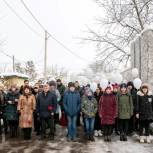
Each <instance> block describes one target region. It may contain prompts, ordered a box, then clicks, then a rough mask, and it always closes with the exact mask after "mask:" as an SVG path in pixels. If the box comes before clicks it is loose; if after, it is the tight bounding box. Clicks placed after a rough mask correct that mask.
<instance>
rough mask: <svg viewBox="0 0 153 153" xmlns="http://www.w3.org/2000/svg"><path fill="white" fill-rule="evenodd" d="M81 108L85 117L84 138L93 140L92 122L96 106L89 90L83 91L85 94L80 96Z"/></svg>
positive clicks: (93, 121)
mask: <svg viewBox="0 0 153 153" xmlns="http://www.w3.org/2000/svg"><path fill="white" fill-rule="evenodd" d="M81 109H82V112H83V113H84V118H85V127H86V138H87V140H91V141H94V123H95V116H96V113H97V110H98V108H97V101H96V99H95V98H94V96H93V93H92V91H91V90H87V91H85V95H84V96H83V97H82V103H81Z"/></svg>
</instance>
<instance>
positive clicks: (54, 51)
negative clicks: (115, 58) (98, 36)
mask: <svg viewBox="0 0 153 153" xmlns="http://www.w3.org/2000/svg"><path fill="white" fill-rule="evenodd" d="M6 1H7V2H8V3H9V4H10V5H11V6H12V7H13V8H14V9H15V11H16V12H17V13H18V14H19V15H20V16H21V17H22V18H23V19H24V20H25V21H26V22H27V23H28V24H30V26H32V28H33V29H35V30H36V31H37V32H38V33H40V34H41V35H42V36H43V35H44V31H43V30H42V29H41V28H40V26H39V25H38V24H37V23H36V22H35V21H34V20H33V18H32V17H31V16H30V14H29V13H28V12H27V11H26V9H25V8H24V7H23V5H22V4H21V1H20V0H6ZM24 2H25V3H26V4H27V6H28V7H29V8H30V10H31V11H32V12H33V14H34V15H35V16H36V17H37V18H38V20H39V21H40V22H41V23H42V24H43V25H44V27H45V28H46V29H47V30H48V31H49V32H50V33H51V34H53V35H54V36H55V37H56V38H57V39H58V40H60V41H61V42H62V43H64V44H65V45H66V46H68V47H69V48H70V49H71V50H72V51H73V52H75V53H76V54H78V55H79V56H81V57H84V58H86V59H88V61H92V60H93V59H94V57H95V48H94V47H93V46H92V45H91V44H87V45H80V44H79V40H77V39H74V38H75V37H77V36H80V35H82V34H83V31H84V30H86V25H89V26H92V27H94V18H95V16H97V15H99V14H100V13H102V11H101V10H100V9H99V8H98V7H97V5H96V4H95V3H94V2H93V0H24ZM0 17H2V19H1V20H0V39H2V40H3V39H6V42H5V46H3V49H4V51H5V52H7V53H8V54H10V55H13V54H14V55H15V56H16V58H18V59H20V60H21V61H27V60H33V61H34V62H35V63H36V65H37V68H38V69H40V70H42V68H43V54H44V40H43V39H42V38H39V37H38V36H37V35H36V34H35V33H33V32H32V31H30V30H29V29H28V28H27V27H26V26H25V25H24V24H23V23H22V22H21V21H20V20H19V19H18V18H17V17H16V16H15V15H14V14H13V13H12V12H11V11H10V10H9V9H8V7H7V6H6V5H5V3H4V2H3V0H1V2H0ZM0 57H1V58H0V59H1V60H0V64H1V65H2V63H10V62H11V60H10V59H9V58H8V57H6V56H4V55H3V54H1V53H0ZM88 61H85V60H84V61H83V60H81V59H79V58H77V57H75V56H73V55H72V54H71V53H69V52H67V51H66V50H65V49H64V48H62V47H61V46H60V45H59V44H57V43H56V42H55V41H54V40H53V39H51V38H49V40H48V63H47V65H48V66H51V65H56V64H57V65H59V66H64V67H65V68H66V69H68V70H70V71H73V72H79V71H80V70H81V69H82V68H84V67H85V66H86V65H87V64H88V63H89V62H88Z"/></svg>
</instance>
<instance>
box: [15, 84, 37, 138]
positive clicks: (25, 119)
mask: <svg viewBox="0 0 153 153" xmlns="http://www.w3.org/2000/svg"><path fill="white" fill-rule="evenodd" d="M35 108H36V100H35V97H34V96H33V95H32V94H31V88H30V87H29V86H25V87H24V93H23V95H22V96H20V99H19V103H18V112H19V114H20V119H19V126H20V128H22V130H23V133H24V139H25V140H29V139H31V131H32V125H33V113H34V111H35Z"/></svg>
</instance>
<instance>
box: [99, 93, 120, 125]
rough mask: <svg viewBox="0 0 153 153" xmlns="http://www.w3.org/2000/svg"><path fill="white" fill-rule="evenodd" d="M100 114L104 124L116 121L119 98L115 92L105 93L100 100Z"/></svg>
mask: <svg viewBox="0 0 153 153" xmlns="http://www.w3.org/2000/svg"><path fill="white" fill-rule="evenodd" d="M99 116H100V118H101V124H102V125H105V124H106V125H110V124H114V123H115V118H116V117H117V99H116V96H115V95H113V94H109V95H108V94H103V95H102V96H101V98H100V101H99Z"/></svg>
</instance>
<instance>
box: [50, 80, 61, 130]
mask: <svg viewBox="0 0 153 153" xmlns="http://www.w3.org/2000/svg"><path fill="white" fill-rule="evenodd" d="M49 86H50V91H51V93H53V94H54V95H56V98H57V107H56V112H55V114H54V119H55V124H58V123H59V119H60V118H61V107H60V100H61V95H60V93H59V91H58V89H57V83H56V82H55V81H50V82H49ZM55 129H56V125H55Z"/></svg>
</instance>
